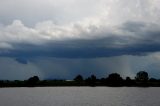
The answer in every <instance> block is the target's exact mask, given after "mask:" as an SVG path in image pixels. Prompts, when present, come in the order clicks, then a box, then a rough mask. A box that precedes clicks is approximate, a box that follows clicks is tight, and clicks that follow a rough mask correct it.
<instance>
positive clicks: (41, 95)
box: [0, 87, 160, 106]
mask: <svg viewBox="0 0 160 106" xmlns="http://www.w3.org/2000/svg"><path fill="white" fill-rule="evenodd" d="M159 98H160V88H158V87H157V88H154V87H150V88H136V87H131V88H127V87H119V88H112V87H93V88H92V87H44V88H40V87H36V88H0V106H160V100H159Z"/></svg>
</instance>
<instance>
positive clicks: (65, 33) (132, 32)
mask: <svg viewBox="0 0 160 106" xmlns="http://www.w3.org/2000/svg"><path fill="white" fill-rule="evenodd" d="M42 27H43V28H42ZM1 29H2V30H1V31H0V38H1V42H2V43H1V44H2V45H1V46H0V47H1V51H3V52H1V53H0V55H1V56H15V57H16V56H19V57H32V56H49V57H62V58H64V57H65V58H87V57H89V58H90V57H92V58H93V57H108V56H119V55H144V54H147V53H150V52H158V51H159V50H160V48H159V47H160V43H159V39H160V38H159V35H160V31H159V29H160V25H159V24H156V23H144V22H130V21H129V22H125V23H124V24H121V25H119V26H114V27H112V28H108V27H106V26H104V25H103V26H100V27H98V26H94V25H89V26H83V25H79V26H78V24H73V25H69V26H68V27H67V26H56V25H54V24H53V23H52V22H44V23H41V24H37V25H36V27H35V28H28V27H26V26H24V25H23V24H22V22H20V21H18V20H17V21H14V22H13V24H12V25H9V26H6V27H3V28H1ZM153 38H154V39H153Z"/></svg>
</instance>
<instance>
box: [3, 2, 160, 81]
mask: <svg viewBox="0 0 160 106" xmlns="http://www.w3.org/2000/svg"><path fill="white" fill-rule="evenodd" d="M159 5H160V1H159V0H134V1H133V0H107V1H106V0H99V1H97V0H87V1H86V0H81V1H78V0H67V1H65V0H45V1H44V0H32V1H26V0H14V1H10V0H5V1H0V20H1V21H0V58H2V59H1V60H3V61H4V60H5V59H6V61H7V62H9V63H10V62H11V61H12V62H11V64H18V65H19V67H25V66H28V67H33V66H34V67H38V68H36V69H35V70H37V71H36V72H37V73H43V75H44V76H45V75H46V76H48V77H51V76H49V75H51V73H52V74H56V72H54V71H51V70H56V69H57V70H58V69H59V71H58V72H61V73H59V74H56V75H55V76H54V77H58V78H62V76H63V77H65V76H66V77H68V78H71V77H72V76H73V75H74V74H78V73H82V74H84V73H86V74H84V75H88V74H89V73H88V74H87V72H86V71H82V70H89V68H90V69H91V70H92V69H93V73H96V70H98V69H101V70H102V71H100V72H99V73H97V75H99V76H100V75H103V74H104V72H106V71H104V70H108V71H107V72H106V73H109V72H112V71H113V70H114V68H113V67H115V66H113V64H114V62H116V61H120V60H123V59H124V58H125V59H126V57H127V58H129V61H134V62H136V63H138V62H137V61H140V62H142V64H143V63H144V62H143V61H145V59H143V57H145V58H147V59H148V58H149V59H148V60H147V61H148V63H147V64H151V63H155V64H157V63H159V60H156V62H153V61H152V58H153V56H151V55H153V54H154V55H155V54H156V55H159V51H160V42H159V41H160V13H159V11H160V7H159ZM133 57H136V58H137V61H136V60H135V59H134V58H133ZM138 57H139V58H140V59H138ZM104 58H105V59H104ZM115 58H116V59H115ZM57 60H61V62H59V61H57ZM108 60H110V62H108ZM115 60H116V61H115ZM42 61H43V62H42ZM44 61H45V62H44ZM67 61H71V63H73V64H68V62H67ZM95 61H96V62H95ZM97 61H98V62H97ZM101 61H104V62H105V63H106V64H107V65H106V67H104V66H102V65H101V64H103V63H102V62H101ZM41 62H42V63H44V64H43V65H42V64H41ZM74 62H75V63H74ZM86 62H87V63H86ZM123 62H124V64H125V65H124V67H125V68H124V70H126V69H128V70H129V72H127V73H130V74H131V73H133V74H134V73H135V71H133V70H134V69H136V70H140V69H141V68H140V66H138V68H135V67H136V65H133V64H134V63H130V64H129V63H127V62H125V61H123ZM2 63H3V62H2ZM4 63H5V62H4ZM84 63H86V64H88V68H85V69H82V68H81V67H82V64H84ZM39 64H41V65H39ZM51 64H52V65H53V66H54V67H52V65H51ZM96 64H97V65H96ZM155 64H153V65H155ZM30 65H31V66H30ZM73 65H74V66H77V70H79V71H77V72H74V70H76V68H75V67H73ZM11 66H12V65H11ZM93 66H97V67H95V68H92V67H93ZM118 66H120V65H119V64H118V65H117V67H118ZM3 67H5V66H3ZM62 67H63V68H62ZM108 67H109V68H108ZM127 67H130V68H132V69H130V68H127ZM144 67H146V69H151V68H148V67H147V66H146V65H145V66H144ZM156 67H157V66H156ZM3 69H4V70H7V69H8V68H3ZM20 69H21V68H20ZM33 69H34V68H30V70H33ZM142 69H145V68H142ZM8 70H10V69H8ZM46 70H48V71H46ZM60 70H61V71H60ZM80 70H81V71H82V72H81V71H80ZM109 70H110V71H109ZM152 70H157V69H156V68H154V69H152ZM115 71H116V69H115ZM7 72H8V71H6V73H7ZM123 72H124V71H120V72H119V73H123ZM15 73H16V72H15ZM47 73H50V74H47ZM154 73H156V72H154ZM154 73H152V74H154ZM125 74H126V73H125ZM43 75H41V76H43ZM60 75H62V76H60ZM44 76H43V77H44ZM46 76H45V78H47V77H46ZM7 78H8V77H7Z"/></svg>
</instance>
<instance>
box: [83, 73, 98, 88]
mask: <svg viewBox="0 0 160 106" xmlns="http://www.w3.org/2000/svg"><path fill="white" fill-rule="evenodd" d="M96 81H97V78H96V76H95V75H93V74H92V75H91V76H90V77H88V78H87V79H86V82H87V84H89V85H90V86H96Z"/></svg>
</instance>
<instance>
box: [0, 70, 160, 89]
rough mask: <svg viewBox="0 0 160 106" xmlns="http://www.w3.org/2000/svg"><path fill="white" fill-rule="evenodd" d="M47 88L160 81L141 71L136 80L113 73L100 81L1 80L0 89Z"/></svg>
mask: <svg viewBox="0 0 160 106" xmlns="http://www.w3.org/2000/svg"><path fill="white" fill-rule="evenodd" d="M45 86H112V87H121V86H128V87H150V86H151V87H160V79H155V78H149V75H148V73H147V72H146V71H140V72H138V73H137V74H136V76H135V78H134V79H131V78H130V77H126V78H125V79H123V78H122V77H121V75H120V74H118V73H112V74H109V75H108V77H106V78H100V79H98V78H97V77H96V76H95V75H91V76H90V77H88V78H86V79H84V78H83V76H82V75H77V76H76V77H75V78H74V79H73V80H40V79H39V77H38V76H33V77H30V78H29V79H27V80H24V81H19V80H15V81H9V80H0V87H45Z"/></svg>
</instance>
